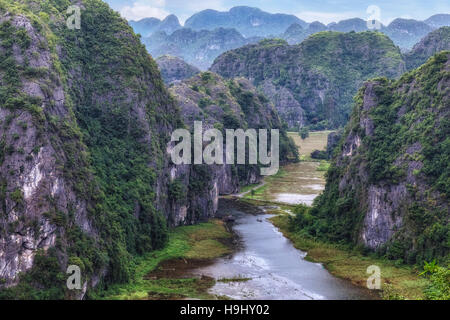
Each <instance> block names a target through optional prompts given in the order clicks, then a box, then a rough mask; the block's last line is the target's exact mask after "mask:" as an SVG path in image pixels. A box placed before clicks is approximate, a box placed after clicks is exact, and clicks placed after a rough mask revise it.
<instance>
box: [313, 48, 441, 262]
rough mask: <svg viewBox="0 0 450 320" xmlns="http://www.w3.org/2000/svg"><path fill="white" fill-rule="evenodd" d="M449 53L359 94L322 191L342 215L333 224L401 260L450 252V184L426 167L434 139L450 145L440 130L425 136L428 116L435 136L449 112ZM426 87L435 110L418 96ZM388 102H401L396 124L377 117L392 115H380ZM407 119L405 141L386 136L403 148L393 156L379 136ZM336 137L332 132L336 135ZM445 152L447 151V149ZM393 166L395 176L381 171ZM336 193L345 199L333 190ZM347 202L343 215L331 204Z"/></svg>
mask: <svg viewBox="0 0 450 320" xmlns="http://www.w3.org/2000/svg"><path fill="white" fill-rule="evenodd" d="M449 57H450V53H448V52H447V53H446V52H443V53H441V54H439V55H436V56H435V57H433V58H432V59H430V60H429V61H428V62H427V63H426V64H425V65H424V66H422V67H421V68H419V69H416V70H414V71H413V72H411V73H409V74H408V76H404V77H402V78H401V79H400V80H398V81H396V82H389V81H387V80H373V81H369V82H366V83H365V84H364V86H363V87H362V88H361V90H360V93H359V94H358V95H357V97H356V98H355V101H357V102H356V107H355V110H354V112H353V115H352V117H351V119H350V122H349V124H348V125H347V127H346V130H345V132H344V133H343V137H344V138H343V144H342V146H340V148H337V149H336V150H335V155H334V158H333V163H332V170H330V172H329V178H328V181H327V186H326V189H325V192H324V195H323V196H321V197H322V199H321V200H322V201H325V200H324V199H328V201H330V202H329V203H325V205H324V202H321V204H320V205H319V206H320V207H319V208H318V210H321V209H322V208H324V207H325V208H327V210H328V211H331V212H329V213H328V214H330V215H332V216H333V215H334V218H329V219H330V220H329V221H328V222H329V223H334V222H335V221H340V222H341V223H343V221H345V223H346V224H348V225H349V227H348V228H349V229H350V230H347V231H349V233H348V234H347V235H346V236H347V237H352V238H353V241H354V242H356V243H360V244H364V245H365V246H367V247H369V248H371V249H380V250H385V251H383V252H387V255H388V256H390V257H392V258H393V259H403V260H404V261H405V262H408V263H417V262H418V261H422V260H423V259H430V258H433V257H435V258H442V257H445V256H446V255H447V254H448V253H449V252H448V248H446V247H445V245H443V244H442V241H445V240H444V239H445V237H446V236H445V232H446V231H445V230H448V221H449V212H450V211H449V202H448V197H447V196H446V194H445V188H437V187H436V185H434V186H433V181H436V180H433V179H438V178H436V176H432V175H428V174H427V171H426V170H425V167H426V166H429V165H430V162H426V161H429V160H428V159H429V158H427V156H426V149H427V148H428V149H429V148H430V145H431V144H435V145H439V144H443V143H445V142H444V140H445V138H443V136H442V135H441V134H439V133H436V134H437V136H433V138H430V139H429V140H427V138H428V137H423V136H422V137H421V136H420V134H422V133H423V129H422V128H423V127H421V126H423V125H424V123H423V121H424V119H425V118H424V117H423V114H429V115H430V117H429V118H428V119H427V120H426V121H428V122H427V123H428V125H429V128H431V130H430V133H428V134H427V135H433V134H435V132H439V130H440V128H442V127H441V126H442V124H443V123H442V119H443V118H445V117H446V116H448V114H449V109H448V106H449V104H448V101H449V98H450V97H449V94H448V90H447V91H445V89H443V88H444V87H445V86H446V83H448V79H447V78H445V76H443V75H444V74H445V71H447V70H450V67H449V66H450V63H449ZM433 68H434V69H433ZM438 68H440V70H441V71H437V72H435V73H430V70H439V69H438ZM431 74H433V76H434V75H440V76H436V78H432V79H429V78H427V77H432V76H430V75H431ZM425 86H430V87H431V88H432V89H430V91H429V95H430V96H431V97H437V96H439V97H440V98H439V102H437V104H436V105H435V106H433V107H429V108H428V107H422V104H421V102H417V101H412V99H411V97H415V96H416V94H417V93H418V92H424V91H423V90H424V89H423V88H424V87H425ZM427 88H428V87H427ZM391 96H394V97H395V98H392V99H393V100H392V101H391V100H386V99H387V98H386V97H391ZM395 99H397V100H395ZM386 101H390V102H388V103H390V104H391V106H397V107H392V108H393V110H395V112H393V113H392V114H391V115H390V116H389V117H390V120H389V122H387V123H389V124H388V125H386V123H383V122H382V121H380V118H377V117H378V116H381V117H388V116H387V113H388V112H387V111H386V110H385V112H384V113H383V115H381V114H380V113H379V112H380V108H382V106H383V104H384V103H386ZM427 106H428V105H427ZM422 108H425V109H426V110H425V111H424V109H422ZM423 112H425V113H423ZM411 118H412V119H413V120H412V121H411V122H410V124H409V125H406V124H405V119H411ZM400 124H401V125H402V126H403V127H402V130H404V132H406V133H403V135H402V136H401V138H398V139H397V135H399V134H398V133H395V134H392V135H393V136H389V135H384V137H385V139H392V141H391V142H389V143H390V144H395V145H396V146H397V147H396V148H395V150H392V151H391V153H392V154H388V153H387V151H386V150H385V149H382V147H380V146H379V145H378V147H376V146H375V145H374V144H375V141H377V139H378V140H379V139H381V138H380V130H387V127H389V128H392V127H394V126H397V125H398V126H400ZM384 125H386V126H385V127H383V126H384ZM419 128H420V129H419ZM434 130H436V131H434ZM447 131H448V130H447ZM336 138H337V137H336V136H331V135H330V137H329V140H335V139H336ZM430 140H431V141H432V143H431V144H430ZM383 141H384V140H383ZM385 143H387V142H385ZM330 144H332V143H331V141H330ZM426 145H427V146H426ZM375 148H376V149H375ZM437 152H438V154H439V155H440V156H444V155H443V154H445V152H446V151H437ZM439 152H442V153H439ZM388 157H392V158H390V159H391V160H386V161H392V163H391V162H386V163H384V165H383V166H378V167H376V165H377V164H378V163H377V162H378V161H384V160H385V159H387V158H388ZM434 166H437V168H439V169H438V173H437V174H438V176H439V175H440V174H442V175H445V172H448V165H447V164H444V163H441V164H440V165H439V164H436V163H435V164H434ZM387 168H390V170H391V171H389V172H390V173H389V174H384V175H381V173H380V172H383V170H386V169H387ZM392 168H395V169H396V170H397V171H396V170H393V169H392ZM334 190H337V192H338V194H339V196H336V194H335V193H333V192H335V191H334ZM340 201H342V202H340ZM342 203H346V206H344V209H342V210H341V209H338V210H337V213H336V212H335V211H333V209H331V208H336V207H339V206H340V205H343V204H342ZM323 205H324V207H321V206H323ZM333 219H336V220H333ZM425 221H427V222H425ZM350 224H351V227H350ZM433 224H434V225H433ZM440 228H442V229H440ZM344 229H345V228H344ZM431 229H432V230H435V231H434V232H435V233H434V234H433V236H431V234H429V233H428V232H430V230H431ZM340 232H342V231H340ZM428 235H430V236H428Z"/></svg>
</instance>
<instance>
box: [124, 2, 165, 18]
mask: <svg viewBox="0 0 450 320" xmlns="http://www.w3.org/2000/svg"><path fill="white" fill-rule="evenodd" d="M165 5H166V2H165V0H145V1H135V2H133V4H132V5H131V6H125V7H123V8H122V9H121V10H120V14H121V15H122V17H124V18H125V19H127V20H140V19H143V18H148V17H155V18H158V19H164V18H165V17H167V16H168V15H169V12H167V11H166V10H165V9H164V6H165Z"/></svg>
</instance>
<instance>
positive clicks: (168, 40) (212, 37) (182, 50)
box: [142, 28, 261, 70]
mask: <svg viewBox="0 0 450 320" xmlns="http://www.w3.org/2000/svg"><path fill="white" fill-rule="evenodd" d="M142 40H143V42H144V44H145V45H146V47H147V50H148V51H149V53H150V54H151V55H152V56H153V57H155V58H156V57H160V56H163V55H171V56H177V57H180V58H182V59H183V60H185V61H186V62H188V63H190V64H192V65H194V66H196V67H197V68H199V69H201V70H207V69H208V68H209V67H210V66H211V64H212V63H213V62H214V59H215V58H217V57H218V56H219V55H221V54H222V53H224V52H225V51H228V50H232V49H236V48H239V47H242V46H244V45H246V44H250V43H254V42H257V41H258V40H261V38H245V37H243V36H242V35H241V34H240V33H239V32H237V31H236V29H224V28H217V29H214V30H211V31H210V30H201V31H195V30H192V29H189V28H183V29H179V30H177V31H175V32H173V33H172V34H170V35H168V34H167V33H166V32H156V33H154V34H152V35H151V36H150V37H147V38H143V39H142Z"/></svg>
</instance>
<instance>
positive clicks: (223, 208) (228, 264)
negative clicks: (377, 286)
mask: <svg viewBox="0 0 450 320" xmlns="http://www.w3.org/2000/svg"><path fill="white" fill-rule="evenodd" d="M319 135H320V134H317V135H313V136H312V138H311V139H310V140H309V141H308V140H307V141H306V144H305V145H304V146H303V147H304V148H308V147H309V146H308V145H307V143H308V142H309V143H310V144H312V146H311V147H309V148H311V150H312V147H314V146H315V145H317V144H318V143H317V141H319V142H320V143H322V145H321V146H320V147H323V141H324V139H325V144H326V135H322V136H319ZM324 137H325V138H324ZM314 139H315V140H314ZM311 141H312V142H311ZM296 142H297V141H296ZM320 143H319V144H320ZM318 165H319V164H318V163H314V162H300V163H295V164H290V165H288V166H286V167H284V168H283V171H284V174H281V175H277V176H275V177H269V178H267V179H266V183H265V185H264V187H263V188H261V189H262V190H263V191H261V192H257V194H256V195H254V196H253V197H255V198H256V199H259V200H270V201H275V202H281V203H287V204H298V203H303V204H306V205H311V204H312V202H313V200H314V198H315V197H317V196H318V195H319V194H320V192H322V190H323V189H324V186H325V181H324V173H323V172H320V171H317V167H318ZM270 209H271V208H270V207H257V206H251V205H248V204H245V205H244V204H243V203H241V202H239V201H238V200H236V199H235V200H233V199H221V200H220V202H219V212H218V216H221V215H227V216H228V215H233V217H234V218H235V219H236V220H235V222H234V223H233V225H232V229H233V232H234V233H235V234H236V236H237V239H238V241H239V245H238V249H237V250H236V251H235V253H234V254H232V255H230V256H227V257H223V258H220V259H217V260H216V261H215V262H214V263H213V264H211V265H208V266H204V267H200V268H198V269H195V270H193V271H192V274H193V275H196V276H200V275H206V276H209V277H213V278H215V279H216V280H218V281H217V282H216V284H215V286H214V287H213V288H212V289H210V293H212V294H214V295H217V296H227V297H229V298H232V299H237V300H259V299H268V300H309V299H314V300H316V299H329V300H351V299H373V296H372V295H371V294H370V293H369V291H368V290H365V289H363V288H360V287H357V286H355V285H353V284H351V283H350V282H348V281H345V280H341V279H338V278H336V277H334V276H332V275H331V274H330V273H329V272H328V271H327V270H326V269H325V268H324V267H323V265H322V264H320V263H313V262H309V261H307V260H305V256H306V253H305V252H302V251H300V250H297V249H296V248H295V247H294V246H293V244H292V243H291V242H290V240H288V239H287V238H285V237H284V236H283V234H282V233H281V232H279V231H278V230H277V228H276V227H275V226H274V225H273V224H272V223H271V222H270V221H269V220H268V218H270V217H272V215H270V214H267V213H266V210H270ZM272 209H273V208H272ZM221 280H222V281H221Z"/></svg>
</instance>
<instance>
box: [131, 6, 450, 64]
mask: <svg viewBox="0 0 450 320" xmlns="http://www.w3.org/2000/svg"><path fill="white" fill-rule="evenodd" d="M129 24H130V25H131V26H132V27H133V29H134V31H135V32H136V33H140V34H141V35H142V37H143V42H144V43H145V44H146V46H147V49H148V51H149V52H150V53H151V54H152V55H153V56H154V57H155V58H157V57H159V56H162V55H166V54H168V55H172V56H178V57H180V58H182V59H183V60H185V61H186V62H188V63H190V64H192V65H194V66H196V67H197V68H199V69H201V70H206V69H208V67H209V66H210V65H211V64H212V62H213V61H214V59H215V58H217V57H218V56H219V55H220V54H222V53H224V52H225V51H228V50H231V49H235V48H238V47H240V46H243V45H246V44H251V43H255V42H257V41H259V40H262V39H267V38H281V39H284V40H286V41H287V42H288V43H289V44H291V45H292V44H299V43H301V42H302V41H303V40H305V39H306V38H307V37H309V36H310V35H312V34H314V33H317V32H320V31H338V32H351V31H355V32H361V31H367V30H369V28H368V26H367V21H365V20H363V19H360V18H353V19H347V20H342V21H339V22H337V23H336V22H333V23H330V24H328V25H325V24H323V23H321V22H318V21H315V22H312V23H307V22H305V21H303V20H301V19H299V18H297V17H296V16H294V15H288V14H272V13H268V12H264V11H262V10H260V9H258V8H251V7H244V6H239V7H234V8H232V9H230V10H229V11H226V12H220V11H216V10H204V11H201V12H198V13H196V14H194V15H193V16H192V17H190V18H189V19H187V20H186V23H185V24H184V26H182V25H181V24H180V22H179V20H178V18H177V17H176V16H175V15H169V16H167V17H166V18H165V19H164V20H159V19H157V18H145V19H142V20H139V21H129ZM442 26H450V14H437V15H434V16H432V17H430V18H428V19H426V20H425V21H418V20H413V19H400V18H398V19H395V20H394V21H392V22H391V23H390V24H389V25H388V26H384V25H381V27H380V30H379V31H381V32H383V33H384V34H386V35H388V36H389V37H390V38H391V39H392V41H393V42H394V43H395V44H396V45H397V46H399V47H400V48H401V50H402V51H403V52H407V51H409V50H411V49H412V47H413V46H414V45H415V44H416V43H418V42H419V41H420V40H421V39H422V38H424V37H425V36H426V35H427V34H429V33H430V32H432V31H433V30H435V29H437V28H439V27H442Z"/></svg>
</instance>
